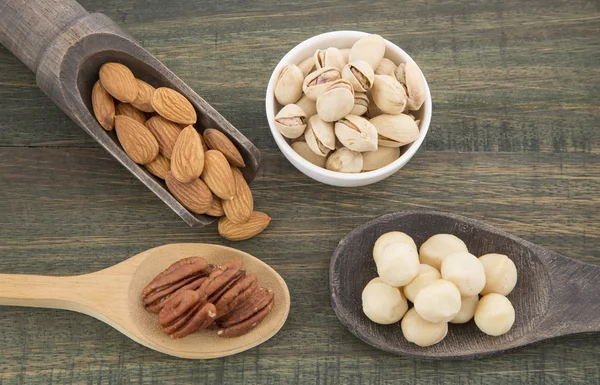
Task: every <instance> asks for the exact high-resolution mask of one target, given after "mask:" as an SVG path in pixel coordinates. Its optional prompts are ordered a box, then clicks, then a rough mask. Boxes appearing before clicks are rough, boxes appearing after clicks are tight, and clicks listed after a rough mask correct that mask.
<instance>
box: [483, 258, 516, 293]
mask: <svg viewBox="0 0 600 385" xmlns="http://www.w3.org/2000/svg"><path fill="white" fill-rule="evenodd" d="M479 260H480V261H481V263H482V264H483V270H484V271H485V287H484V288H483V290H482V291H481V294H482V295H485V294H489V293H498V294H502V295H508V294H509V293H510V292H511V291H512V290H513V289H514V288H515V285H516V284H517V267H516V266H515V263H514V262H513V261H511V259H510V258H508V257H507V256H506V255H503V254H486V255H482V256H481V257H479Z"/></svg>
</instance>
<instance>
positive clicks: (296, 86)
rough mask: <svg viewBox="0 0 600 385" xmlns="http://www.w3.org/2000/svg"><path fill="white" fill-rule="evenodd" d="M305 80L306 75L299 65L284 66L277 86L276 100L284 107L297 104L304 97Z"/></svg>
mask: <svg viewBox="0 0 600 385" xmlns="http://www.w3.org/2000/svg"><path fill="white" fill-rule="evenodd" d="M303 79H304V75H303V74H302V71H301V70H300V68H298V66H297V65H295V64H289V65H286V66H284V67H283V68H282V69H281V72H279V77H278V78H277V83H276V84H275V99H277V101H278V102H279V103H280V104H282V105H284V106H285V105H286V104H291V103H296V102H297V101H298V99H300V97H301V96H302V81H303Z"/></svg>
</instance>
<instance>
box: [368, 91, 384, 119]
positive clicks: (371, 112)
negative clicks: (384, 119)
mask: <svg viewBox="0 0 600 385" xmlns="http://www.w3.org/2000/svg"><path fill="white" fill-rule="evenodd" d="M367 97H368V98H369V104H368V105H367V113H366V114H365V116H366V117H368V118H369V119H372V118H374V117H376V116H379V115H382V114H383V111H381V109H380V108H379V107H377V105H376V104H375V102H374V101H373V95H371V93H370V92H367Z"/></svg>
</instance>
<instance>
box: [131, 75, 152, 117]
mask: <svg viewBox="0 0 600 385" xmlns="http://www.w3.org/2000/svg"><path fill="white" fill-rule="evenodd" d="M135 81H136V83H137V85H138V94H137V96H136V97H135V100H134V101H133V102H131V105H132V106H134V107H135V108H137V109H138V110H140V111H144V112H154V108H153V107H152V95H154V91H155V90H156V88H154V87H152V86H151V85H150V84H148V83H146V82H145V81H143V80H140V79H135Z"/></svg>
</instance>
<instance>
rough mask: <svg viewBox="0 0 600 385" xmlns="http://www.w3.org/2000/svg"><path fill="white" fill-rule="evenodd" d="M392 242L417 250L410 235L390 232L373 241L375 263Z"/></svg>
mask: <svg viewBox="0 0 600 385" xmlns="http://www.w3.org/2000/svg"><path fill="white" fill-rule="evenodd" d="M392 242H400V243H406V244H407V245H410V246H412V247H414V249H415V250H417V245H415V241H413V239H412V238H411V237H410V235H407V234H405V233H402V232H400V231H390V232H389V233H385V234H383V235H382V236H380V237H379V238H377V241H375V246H373V259H375V262H377V259H378V258H379V256H380V255H382V254H383V249H385V247H386V246H387V245H389V244H390V243H392Z"/></svg>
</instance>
